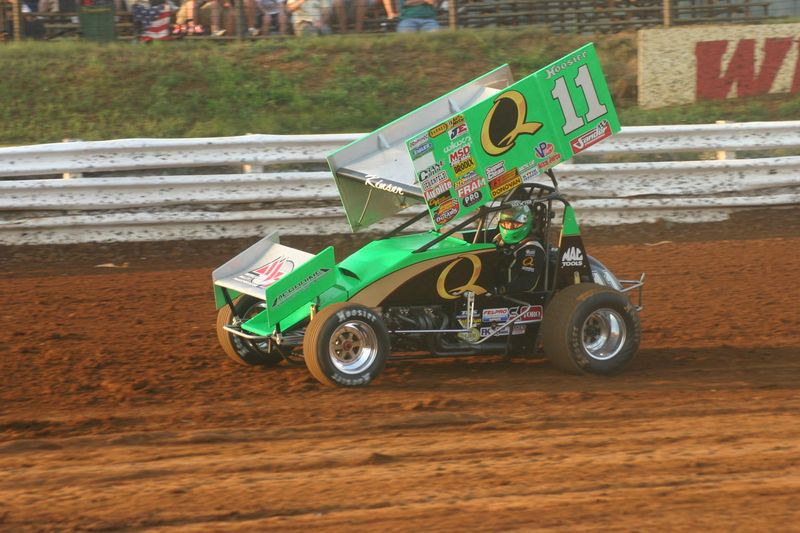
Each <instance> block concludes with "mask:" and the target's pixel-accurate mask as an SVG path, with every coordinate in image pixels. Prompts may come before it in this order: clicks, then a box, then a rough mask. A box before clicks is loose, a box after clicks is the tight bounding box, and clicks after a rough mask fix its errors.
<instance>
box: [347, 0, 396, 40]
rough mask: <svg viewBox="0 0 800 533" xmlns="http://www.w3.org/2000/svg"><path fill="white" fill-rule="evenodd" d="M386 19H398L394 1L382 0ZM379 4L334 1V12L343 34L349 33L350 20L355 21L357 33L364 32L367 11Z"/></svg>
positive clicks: (368, 0)
mask: <svg viewBox="0 0 800 533" xmlns="http://www.w3.org/2000/svg"><path fill="white" fill-rule="evenodd" d="M381 3H382V4H383V9H384V10H385V11H386V18H388V19H390V20H391V19H393V18H395V17H397V14H396V13H395V11H394V5H393V4H392V0H381ZM377 4H378V0H333V11H334V13H335V14H336V21H337V24H338V26H339V31H340V32H341V33H347V30H348V20H355V30H356V32H361V31H363V30H364V19H365V18H366V14H367V10H368V9H370V8H372V7H373V6H375V5H377Z"/></svg>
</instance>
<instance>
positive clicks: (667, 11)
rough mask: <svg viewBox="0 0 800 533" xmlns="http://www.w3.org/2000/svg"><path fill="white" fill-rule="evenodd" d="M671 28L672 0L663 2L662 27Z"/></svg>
mask: <svg viewBox="0 0 800 533" xmlns="http://www.w3.org/2000/svg"><path fill="white" fill-rule="evenodd" d="M670 26H672V0H664V27H665V28H669V27H670Z"/></svg>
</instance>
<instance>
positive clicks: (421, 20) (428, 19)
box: [397, 0, 439, 33]
mask: <svg viewBox="0 0 800 533" xmlns="http://www.w3.org/2000/svg"><path fill="white" fill-rule="evenodd" d="M399 1H400V22H398V23H397V31H398V32H399V33H413V32H417V31H437V30H439V23H438V22H437V21H436V0H399Z"/></svg>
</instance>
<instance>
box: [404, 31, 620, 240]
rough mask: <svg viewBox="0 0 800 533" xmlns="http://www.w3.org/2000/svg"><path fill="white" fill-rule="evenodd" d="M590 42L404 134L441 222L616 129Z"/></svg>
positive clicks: (500, 193)
mask: <svg viewBox="0 0 800 533" xmlns="http://www.w3.org/2000/svg"><path fill="white" fill-rule="evenodd" d="M619 127H620V126H619V120H618V118H617V114H616V110H615V109H614V104H613V102H612V101H611V95H610V93H609V90H608V86H607V85H606V81H605V77H604V76H603V71H602V69H601V67H600V62H599V60H598V58H597V53H596V51H595V49H594V45H593V44H588V45H586V46H584V47H582V48H580V49H578V50H576V51H574V52H572V53H570V54H568V55H566V56H564V57H562V58H561V59H559V60H557V61H555V62H553V63H551V64H550V65H547V66H546V67H544V68H542V69H541V70H539V71H537V72H535V73H533V74H531V75H529V76H527V77H525V78H523V79H521V80H520V81H518V82H516V83H514V84H512V85H510V86H508V87H506V88H505V89H503V90H502V91H501V92H499V93H498V94H496V95H495V96H493V97H491V98H487V99H485V100H483V101H480V102H478V103H476V104H474V105H472V106H470V107H469V108H467V109H464V110H462V111H461V112H460V113H456V114H453V115H452V116H450V117H449V118H447V119H446V120H444V121H442V122H441V123H439V124H437V125H436V126H434V127H432V128H429V129H426V130H424V131H421V132H419V133H418V134H416V135H414V136H412V137H410V138H409V139H408V140H407V141H406V147H407V149H408V153H409V155H410V156H411V159H412V161H413V166H414V172H415V174H416V182H417V183H418V184H419V186H420V188H421V189H422V193H423V197H424V199H425V202H426V204H427V206H428V210H429V212H430V216H431V219H432V220H433V223H434V226H435V227H436V229H439V228H440V227H442V226H443V225H445V224H447V223H448V222H451V221H453V220H456V219H458V218H461V217H463V216H465V215H468V214H470V213H472V212H474V211H475V210H477V209H478V208H479V207H480V206H481V205H483V204H486V203H488V202H490V201H492V200H494V199H495V198H498V197H501V196H503V195H505V194H507V193H509V192H511V191H513V190H514V189H515V188H516V187H517V186H519V185H520V184H522V183H523V182H528V181H533V180H534V179H535V178H536V177H537V176H538V175H539V174H540V173H542V172H544V171H546V170H548V169H550V168H551V167H553V166H555V165H557V164H559V163H561V162H563V161H566V160H568V159H570V158H572V156H573V155H575V154H577V153H579V152H582V151H583V150H586V149H587V148H589V147H591V146H592V145H594V144H596V143H598V142H600V141H602V140H603V139H605V138H607V137H610V136H611V135H612V134H614V133H616V132H617V131H619Z"/></svg>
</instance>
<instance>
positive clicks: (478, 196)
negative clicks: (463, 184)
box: [461, 190, 483, 207]
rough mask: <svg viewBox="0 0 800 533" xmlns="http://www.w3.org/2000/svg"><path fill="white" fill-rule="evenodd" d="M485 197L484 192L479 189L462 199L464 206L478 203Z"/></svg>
mask: <svg viewBox="0 0 800 533" xmlns="http://www.w3.org/2000/svg"><path fill="white" fill-rule="evenodd" d="M482 199H483V193H482V192H481V191H480V190H477V191H475V192H473V193H471V194H469V195H468V196H465V197H464V198H463V199H462V200H461V201H462V202H463V204H464V207H472V206H473V205H475V204H477V203H478V202H480V201H481V200H482Z"/></svg>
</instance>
